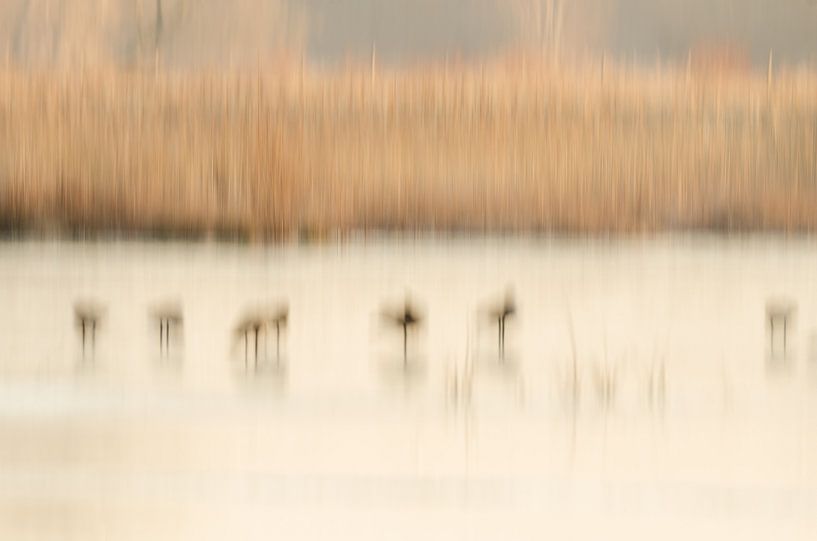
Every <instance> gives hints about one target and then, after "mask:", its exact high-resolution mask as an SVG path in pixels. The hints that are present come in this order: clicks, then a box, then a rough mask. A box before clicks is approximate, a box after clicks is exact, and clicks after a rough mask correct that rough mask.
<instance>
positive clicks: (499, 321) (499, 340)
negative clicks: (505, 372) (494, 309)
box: [496, 316, 502, 360]
mask: <svg viewBox="0 0 817 541" xmlns="http://www.w3.org/2000/svg"><path fill="white" fill-rule="evenodd" d="M496 332H497V351H498V352H499V360H502V316H499V317H498V318H496Z"/></svg>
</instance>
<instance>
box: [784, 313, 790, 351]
mask: <svg viewBox="0 0 817 541" xmlns="http://www.w3.org/2000/svg"><path fill="white" fill-rule="evenodd" d="M788 320H789V318H787V317H784V318H783V358H784V359H785V358H786V324H787V323H788Z"/></svg>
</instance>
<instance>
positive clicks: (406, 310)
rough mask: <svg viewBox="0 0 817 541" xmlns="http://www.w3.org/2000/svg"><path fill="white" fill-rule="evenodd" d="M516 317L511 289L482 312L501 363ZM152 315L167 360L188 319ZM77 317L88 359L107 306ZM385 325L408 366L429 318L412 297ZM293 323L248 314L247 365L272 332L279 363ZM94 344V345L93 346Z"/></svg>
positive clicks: (244, 324)
mask: <svg viewBox="0 0 817 541" xmlns="http://www.w3.org/2000/svg"><path fill="white" fill-rule="evenodd" d="M515 314H516V302H515V300H514V296H513V292H512V290H511V289H510V288H509V289H508V290H507V291H506V293H505V296H504V297H503V298H502V300H500V301H499V302H495V303H492V304H491V305H490V306H487V307H486V308H484V309H483V310H482V315H483V316H485V317H486V319H488V320H490V321H492V322H494V323H495V324H496V328H497V343H498V354H499V360H500V362H502V361H504V359H505V325H506V322H507V320H508V318H511V317H512V316H514V315H515ZM149 315H150V317H151V319H152V320H153V321H154V322H155V324H158V326H159V351H160V352H161V354H162V355H163V356H165V355H169V353H170V337H171V332H172V331H174V330H178V329H180V328H181V327H182V325H183V322H184V316H183V311H182V306H181V303H179V302H164V303H161V304H158V305H156V306H153V307H152V308H151V309H150V311H149ZM74 316H75V318H76V324H77V328H78V330H79V331H80V333H81V340H82V355H83V358H85V357H86V353H87V349H88V345H90V349H91V351H92V352H93V350H94V348H95V346H96V332H97V328H98V327H99V326H100V324H101V322H102V320H103V318H104V316H105V308H104V306H103V305H101V304H99V303H97V302H94V301H87V300H86V301H78V302H77V303H76V304H75V305H74ZM380 316H381V319H382V320H383V322H384V323H386V324H388V325H391V326H392V327H395V328H400V329H401V330H402V336H403V365H404V366H407V365H408V359H409V357H408V337H409V333H410V332H411V331H412V330H414V329H416V328H417V327H419V326H420V325H421V324H422V322H423V320H424V318H425V316H424V314H423V311H422V310H421V309H420V308H419V307H418V305H417V304H415V303H414V302H413V301H412V299H411V297H410V296H409V295H406V298H405V300H404V301H403V302H402V304H401V305H399V306H398V307H393V306H392V307H386V308H383V309H382V310H381V312H380ZM288 321H289V305H288V303H286V302H279V303H277V304H274V305H271V306H267V307H261V308H253V309H251V310H247V311H246V312H245V313H244V314H243V315H242V316H241V317H240V318H239V320H238V322H237V324H236V326H235V328H234V329H233V342H234V344H235V343H238V342H240V341H241V340H242V339H243V342H244V364H245V367H246V366H248V363H249V351H250V339H252V344H253V345H252V347H253V357H254V362H255V367H256V368H257V367H258V358H259V357H258V342H259V338H263V339H264V343H266V338H267V335H266V333H268V332H269V331H271V330H273V329H274V331H275V359H276V363H277V362H279V361H280V358H281V331H282V330H286V327H287V323H288ZM89 343H90V344H89Z"/></svg>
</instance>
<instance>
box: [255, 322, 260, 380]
mask: <svg viewBox="0 0 817 541" xmlns="http://www.w3.org/2000/svg"><path fill="white" fill-rule="evenodd" d="M260 330H261V327H256V328H255V369H256V370H258V332H259V331H260Z"/></svg>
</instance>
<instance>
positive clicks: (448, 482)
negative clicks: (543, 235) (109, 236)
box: [0, 237, 817, 540]
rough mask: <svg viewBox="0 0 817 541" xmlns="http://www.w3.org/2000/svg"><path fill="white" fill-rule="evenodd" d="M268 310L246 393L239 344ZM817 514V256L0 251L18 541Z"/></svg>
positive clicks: (373, 248) (331, 249) (420, 535)
mask: <svg viewBox="0 0 817 541" xmlns="http://www.w3.org/2000/svg"><path fill="white" fill-rule="evenodd" d="M508 286H511V287H512V288H513V291H514V293H515V295H516V300H517V304H518V314H517V317H516V318H515V319H512V320H509V322H508V325H507V338H506V341H507V354H506V357H507V358H506V360H505V362H504V363H500V362H499V359H498V355H497V344H496V341H497V340H496V339H497V337H496V327H495V324H492V322H490V321H487V320H486V319H485V318H483V317H482V316H480V313H481V310H482V309H483V308H484V307H485V306H487V305H489V304H490V303H491V302H493V301H494V300H496V299H499V298H501V296H502V295H503V294H504V292H505V290H506V288H507V287H508ZM407 292H410V293H411V295H412V298H413V299H415V300H416V301H417V302H418V303H420V304H421V305H422V308H423V311H424V312H425V314H426V316H427V318H426V320H425V322H424V325H423V326H422V328H421V329H420V332H419V333H418V334H417V335H415V336H412V337H410V340H409V346H408V350H409V366H408V368H407V369H404V368H403V365H402V335H401V333H400V332H399V331H397V332H395V330H393V329H389V328H388V327H385V326H384V325H383V323H382V321H381V319H380V318H379V317H378V312H379V310H380V308H381V306H382V305H383V304H384V303H386V302H389V301H394V302H399V301H400V300H401V299H402V298H404V297H405V295H406V293H407ZM779 297H783V298H790V299H792V300H793V301H795V302H796V303H797V307H798V309H797V313H796V317H795V319H794V320H793V322H792V325H790V328H789V332H788V351H787V354H786V355H785V358H783V355H781V354H779V353H778V354H774V352H772V351H771V346H770V335H769V330H768V328H767V326H766V320H765V305H766V301H767V299H769V298H779ZM82 298H93V299H97V300H98V301H99V302H100V303H102V304H104V305H105V306H106V308H107V312H106V315H105V319H104V321H103V322H102V324H101V325H100V328H99V331H98V335H97V345H96V350H95V352H94V354H93V356H92V358H90V357H91V356H90V355H88V356H86V358H85V359H83V355H82V350H81V343H80V338H79V333H78V331H77V329H76V327H75V326H74V315H73V304H74V302H75V301H76V300H78V299H82ZM163 299H178V300H179V301H180V302H181V303H182V305H183V308H184V315H185V322H184V328H183V332H182V333H180V334H179V335H176V336H174V339H173V342H172V343H171V353H170V356H169V357H168V358H162V356H161V355H160V353H159V338H158V329H157V328H154V327H155V325H154V324H153V323H152V322H151V320H150V319H149V317H148V310H149V308H150V306H151V305H153V304H155V303H156V302H159V301H162V300H163ZM278 299H281V300H286V301H288V302H289V305H290V322H289V327H288V329H287V331H286V333H285V334H284V337H283V339H282V343H281V359H280V361H279V362H275V343H274V339H269V340H267V341H266V347H264V345H265V344H264V341H263V340H262V344H261V356H262V357H263V358H262V361H261V363H260V365H259V368H258V369H257V370H256V369H253V367H252V365H253V362H252V351H251V352H250V363H249V364H250V368H249V369H245V365H244V350H243V343H241V342H239V343H238V344H235V343H233V342H234V340H233V335H232V329H233V328H234V326H235V324H236V322H237V320H238V318H239V317H240V315H241V313H242V311H244V310H245V309H246V308H247V307H248V306H251V305H254V304H255V305H257V304H259V303H265V302H274V301H276V300H278ZM815 509H817V242H814V241H813V240H785V239H781V238H765V237H764V238H745V239H732V240H727V239H722V238H716V237H666V238H655V239H644V240H621V241H576V240H508V239H502V240H499V239H488V240H485V239H483V240H474V239H462V240H433V239H425V240H413V241H405V240H401V241H398V240H376V241H369V242H363V241H359V242H353V243H349V244H341V245H328V246H317V247H312V246H308V247H303V246H284V247H252V246H235V245H225V244H173V243H171V244H160V243H137V242H100V243H60V242H28V241H27V242H6V243H2V244H0V538H2V539H82V540H87V539H196V540H201V539H224V538H228V537H234V538H240V539H269V538H270V536H272V535H277V536H283V538H285V539H292V538H303V539H312V538H317V539H325V538H332V539H340V538H346V537H347V536H348V538H351V539H384V538H387V539H510V538H531V539H532V538H536V539H542V538H544V537H545V536H547V535H556V536H558V538H563V539H564V538H579V539H600V538H605V539H616V538H621V539H654V538H655V537H656V536H661V538H669V539H689V538H691V536H696V538H702V539H726V538H736V537H737V536H740V537H741V538H742V539H769V538H773V537H774V538H781V539H813V535H814V533H815V532H817V514H815V513H814V510H815Z"/></svg>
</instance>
